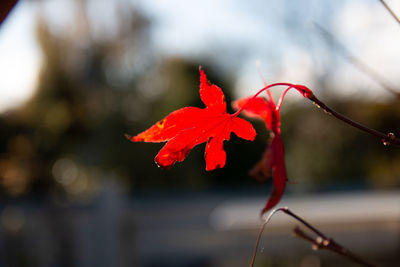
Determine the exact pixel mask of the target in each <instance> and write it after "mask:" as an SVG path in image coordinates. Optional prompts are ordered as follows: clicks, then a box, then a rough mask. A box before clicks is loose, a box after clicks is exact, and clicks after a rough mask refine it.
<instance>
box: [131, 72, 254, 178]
mask: <svg viewBox="0 0 400 267" xmlns="http://www.w3.org/2000/svg"><path fill="white" fill-rule="evenodd" d="M200 98H201V100H202V101H203V103H204V104H205V105H206V107H205V108H203V109H201V108H197V107H185V108H181V109H178V110H176V111H174V112H172V113H171V114H169V115H168V116H167V117H165V118H164V119H162V120H161V121H158V122H157V123H155V124H154V125H153V126H151V127H150V128H149V129H147V130H146V131H144V132H142V133H139V134H138V135H136V136H133V137H132V136H129V135H126V137H127V138H128V139H129V140H131V141H133V142H141V141H143V142H156V143H157V142H165V141H167V143H166V144H165V145H164V147H163V148H162V149H161V150H160V151H159V152H158V154H157V155H156V157H155V161H156V163H157V164H158V166H160V167H163V168H169V167H171V166H172V165H173V164H175V163H176V162H178V161H183V160H184V159H185V157H186V156H187V155H188V154H189V152H190V151H191V150H192V148H193V147H194V146H196V145H198V144H201V143H204V142H207V145H206V149H205V160H206V170H208V171H210V170H214V169H216V168H222V167H224V166H225V162H226V152H225V150H224V148H223V142H224V141H225V140H229V139H230V135H231V133H232V132H233V133H235V134H236V135H237V136H238V137H241V138H243V139H246V140H251V141H252V140H254V138H255V136H256V131H255V130H254V128H253V126H252V125H251V124H250V123H249V122H247V121H246V120H244V119H241V118H238V117H237V115H238V114H237V113H235V114H229V113H227V112H226V102H225V96H224V94H223V92H222V90H221V89H220V88H219V87H218V86H216V85H214V84H211V83H210V82H209V81H208V80H207V77H206V75H205V73H204V71H203V70H202V69H201V68H200Z"/></svg>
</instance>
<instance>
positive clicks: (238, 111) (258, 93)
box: [232, 83, 296, 117]
mask: <svg viewBox="0 0 400 267" xmlns="http://www.w3.org/2000/svg"><path fill="white" fill-rule="evenodd" d="M275 86H289V87H291V88H296V86H295V85H293V84H291V83H272V84H269V85H267V86H265V87H264V88H262V89H261V90H260V91H258V92H257V93H256V94H255V95H253V96H252V97H251V98H250V99H249V100H248V101H247V102H250V101H251V100H252V99H254V98H256V97H257V96H259V95H260V94H261V93H262V92H264V91H268V89H269V88H271V87H275ZM246 105H247V104H245V105H243V106H242V107H241V108H240V109H238V110H237V111H236V112H235V113H233V114H232V116H233V117H236V116H238V115H239V114H240V113H241V112H242V111H243V110H244V109H245V107H246Z"/></svg>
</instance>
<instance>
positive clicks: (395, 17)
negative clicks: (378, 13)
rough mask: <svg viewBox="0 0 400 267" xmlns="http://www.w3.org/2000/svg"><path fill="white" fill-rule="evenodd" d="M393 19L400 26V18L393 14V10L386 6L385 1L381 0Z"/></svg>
mask: <svg viewBox="0 0 400 267" xmlns="http://www.w3.org/2000/svg"><path fill="white" fill-rule="evenodd" d="M379 1H380V2H381V3H382V5H383V6H384V7H385V8H386V10H387V11H388V12H389V13H390V15H392V17H393V18H394V19H395V20H396V21H397V22H398V23H399V24H400V18H399V17H398V16H397V15H396V14H395V13H394V12H393V10H392V9H391V8H390V7H389V6H388V4H386V2H385V1H384V0H379Z"/></svg>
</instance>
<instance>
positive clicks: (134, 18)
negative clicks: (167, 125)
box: [0, 0, 400, 267]
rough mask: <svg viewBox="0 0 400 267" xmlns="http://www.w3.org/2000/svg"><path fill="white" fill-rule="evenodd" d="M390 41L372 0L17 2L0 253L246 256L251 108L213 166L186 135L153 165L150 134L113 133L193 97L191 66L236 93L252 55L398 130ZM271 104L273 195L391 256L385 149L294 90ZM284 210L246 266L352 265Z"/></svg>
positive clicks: (180, 261) (153, 258) (98, 259)
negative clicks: (296, 233) (245, 126)
mask: <svg viewBox="0 0 400 267" xmlns="http://www.w3.org/2000/svg"><path fill="white" fill-rule="evenodd" d="M13 2H15V1H3V2H2V3H3V4H2V6H1V8H2V10H3V11H4V10H6V5H7V3H11V4H12V3H13ZM388 4H389V5H390V6H391V7H392V8H393V10H394V11H395V13H397V14H398V15H399V14H400V5H399V2H398V1H388ZM2 13H4V12H2ZM399 47H400V28H399V25H398V24H397V23H396V21H395V20H394V19H393V18H392V17H391V16H390V15H389V13H388V12H387V11H386V10H385V9H384V7H383V6H382V5H381V3H379V1H376V0H367V1H365V0H364V1H361V0H356V1H354V0H352V1H350V0H348V1H346V0H340V1H338V0H329V1H322V0H307V1H288V0H285V1H281V0H270V1H257V0H252V1H239V0H231V1H211V0H203V1H178V0H172V1H166V0H147V1H144V0H142V1H141V0H114V1H106V0H99V1H97V0H87V1H85V0H53V1H51V0H42V1H33V0H31V1H28V0H25V1H23V0H21V1H18V2H17V3H16V5H15V6H14V8H13V9H12V10H11V12H10V13H9V14H8V16H7V18H6V19H5V20H4V21H3V22H2V24H1V25H0V74H1V75H0V112H1V113H0V266H82V267H84V266H143V267H158V266H160V267H161V266H177V267H189V266H212V267H214V266H218V267H219V266H221V267H224V266H248V264H249V262H250V259H251V255H252V252H253V247H254V244H255V241H256V236H257V232H258V228H259V227H260V225H261V220H260V218H259V212H260V210H261V208H262V207H263V205H264V204H265V201H266V200H267V197H268V196H269V193H270V190H271V181H270V180H268V181H265V182H264V183H260V182H259V181H256V180H255V179H253V178H251V177H249V175H248V170H250V169H251V167H252V166H253V164H254V163H256V162H257V160H258V159H259V158H260V157H261V155H262V152H263V150H264V148H265V145H266V144H267V137H268V133H267V132H266V130H265V128H264V125H263V124H262V123H260V122H258V121H254V122H253V124H254V126H255V127H256V129H257V132H258V136H257V139H256V140H255V141H254V142H247V141H244V140H240V139H239V138H236V137H235V136H232V139H231V141H230V142H227V143H226V144H225V149H226V151H227V155H228V158H227V165H226V167H225V168H224V169H222V170H216V171H213V172H206V171H205V162H204V158H203V153H204V152H203V151H204V146H203V145H201V146H198V147H196V148H195V149H194V150H193V151H192V152H191V153H190V155H189V156H188V158H187V159H186V160H185V161H184V162H183V163H180V164H177V165H176V166H174V167H173V168H172V169H171V170H169V171H165V170H161V169H159V168H157V166H156V165H155V164H154V161H153V158H154V156H155V155H156V153H157V151H158V150H159V149H160V148H161V147H162V144H144V143H130V142H128V141H127V140H126V139H125V138H124V133H129V134H132V135H134V134H136V133H138V132H140V131H143V130H145V129H147V128H148V127H149V126H150V125H152V124H153V123H154V122H156V121H158V120H160V119H161V118H163V117H164V116H166V115H167V114H168V113H170V112H171V111H173V110H175V109H178V108H181V107H183V106H199V107H202V103H201V101H200V98H199V95H198V86H199V73H198V67H199V65H202V66H203V68H204V69H205V71H206V73H207V75H208V78H209V79H210V80H211V81H212V82H213V83H215V84H217V85H219V86H220V87H221V88H222V89H223V90H224V93H225V95H226V97H227V100H228V101H231V100H233V99H235V98H238V97H243V96H247V95H251V94H254V93H255V92H256V91H257V90H259V89H261V88H262V87H263V83H262V80H261V78H260V77H259V74H258V71H257V67H256V62H260V63H261V64H260V70H261V72H262V73H263V75H264V76H265V78H266V80H267V82H269V83H272V82H291V83H300V84H304V85H307V86H309V87H310V88H311V89H312V90H313V91H314V93H315V94H316V95H317V96H318V97H319V98H320V99H321V100H323V101H324V102H325V103H327V104H328V105H329V106H331V107H333V108H335V109H336V110H337V111H339V112H341V113H343V114H346V115H348V116H349V117H351V118H353V119H354V120H356V121H359V122H361V123H363V124H365V125H367V126H369V127H372V128H375V129H378V130H380V131H383V132H394V133H395V134H399V133H400V124H399V121H400V78H399V77H400V76H399V67H398V62H399V59H400V49H399ZM273 90H274V92H273V94H274V95H276V96H279V94H280V93H281V91H280V90H281V89H279V88H274V89H273ZM281 114H282V118H281V120H282V126H281V129H282V136H283V140H284V144H285V149H286V156H285V157H286V162H287V169H288V175H289V179H290V180H291V181H293V182H294V183H291V184H289V185H288V187H287V191H286V194H285V196H284V198H283V201H282V203H281V204H280V206H285V205H287V206H289V207H290V208H291V209H292V210H293V211H294V212H296V213H297V214H299V215H300V216H303V217H304V218H305V219H307V220H309V221H310V222H311V223H312V224H314V226H316V227H318V228H319V229H320V230H322V231H324V232H325V233H326V234H327V235H329V236H331V237H333V238H334V239H335V240H336V241H338V242H339V243H341V244H343V245H344V246H346V247H348V248H350V249H351V250H352V251H353V252H354V253H357V254H359V255H361V256H362V257H364V258H366V259H367V260H368V261H370V262H372V263H379V264H380V266H395V265H396V263H398V262H399V261H400V175H399V174H400V153H399V150H398V148H396V147H391V146H383V145H382V143H381V142H380V140H378V139H376V138H374V137H372V136H369V135H367V134H364V133H362V132H360V131H358V130H356V129H353V128H350V127H349V126H347V125H344V124H343V123H342V122H340V121H336V120H335V119H333V118H331V117H329V116H328V115H326V114H324V112H322V111H321V110H318V109H317V108H315V106H314V105H312V103H310V102H309V101H306V100H304V99H303V98H302V97H301V96H299V95H298V94H297V93H296V92H290V93H289V94H288V96H287V97H286V99H285V102H284V104H283V107H282V110H281ZM295 224H296V223H295V222H293V220H292V219H291V218H289V217H287V216H285V215H276V217H274V218H273V220H272V221H271V224H270V225H268V226H267V228H266V230H265V233H264V235H263V238H262V240H261V245H260V250H259V252H258V258H257V262H256V266H338V265H339V264H340V265H341V266H355V265H354V264H353V263H351V262H349V261H347V260H346V259H342V258H340V256H337V255H335V254H332V253H330V252H326V251H313V250H312V249H311V246H310V244H309V243H306V242H304V241H303V240H299V239H296V238H294V237H293V235H292V230H293V227H294V225H295Z"/></svg>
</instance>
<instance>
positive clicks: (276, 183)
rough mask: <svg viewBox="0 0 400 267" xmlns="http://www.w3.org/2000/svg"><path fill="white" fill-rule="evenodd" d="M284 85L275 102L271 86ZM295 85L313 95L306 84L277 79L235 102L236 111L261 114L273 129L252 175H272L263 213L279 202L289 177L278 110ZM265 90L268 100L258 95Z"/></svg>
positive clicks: (260, 177) (258, 177)
mask: <svg viewBox="0 0 400 267" xmlns="http://www.w3.org/2000/svg"><path fill="white" fill-rule="evenodd" d="M282 85H283V86H288V88H287V89H286V90H285V91H284V92H283V93H282V95H281V97H280V99H279V101H278V104H275V101H274V99H273V97H272V95H271V93H270V91H269V88H271V87H274V86H282ZM292 88H293V89H296V90H297V91H298V92H299V93H300V94H301V95H302V96H303V97H305V98H310V97H313V93H312V91H311V90H310V89H308V88H307V87H306V86H304V85H295V84H289V83H274V84H270V85H267V86H266V87H264V88H263V89H261V90H260V91H259V92H258V93H257V94H255V95H254V96H253V97H247V98H242V99H239V100H237V101H235V102H234V103H233V106H234V107H235V108H236V109H238V111H237V113H240V112H241V111H244V112H245V115H247V116H248V117H257V118H261V119H262V120H264V122H265V126H266V128H267V129H268V130H270V131H271V139H270V142H269V144H268V145H267V148H266V149H265V151H264V154H263V156H262V158H261V160H260V161H259V162H258V163H257V164H256V165H255V166H254V168H253V169H252V170H251V171H250V174H251V175H252V176H254V177H256V178H257V179H260V180H261V179H265V178H268V177H270V176H271V174H272V177H273V189H272V193H271V196H270V197H269V199H268V201H267V204H266V205H265V207H264V208H263V209H262V211H261V213H262V214H263V213H265V212H267V211H268V210H270V209H271V208H273V207H274V206H275V205H276V204H278V202H279V201H280V199H281V198H282V195H283V192H284V191H285V187H286V182H287V180H288V179H287V173H286V166H285V152H284V147H283V142H282V138H281V135H280V134H281V130H280V128H279V127H280V123H281V122H280V115H279V110H280V108H281V105H282V101H283V99H284V97H285V95H286V93H287V92H288V91H289V90H290V89H292ZM263 91H267V93H268V97H269V100H268V99H266V98H264V97H257V96H258V95H259V94H260V93H261V92H263Z"/></svg>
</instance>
